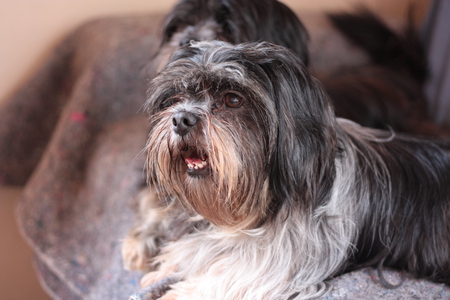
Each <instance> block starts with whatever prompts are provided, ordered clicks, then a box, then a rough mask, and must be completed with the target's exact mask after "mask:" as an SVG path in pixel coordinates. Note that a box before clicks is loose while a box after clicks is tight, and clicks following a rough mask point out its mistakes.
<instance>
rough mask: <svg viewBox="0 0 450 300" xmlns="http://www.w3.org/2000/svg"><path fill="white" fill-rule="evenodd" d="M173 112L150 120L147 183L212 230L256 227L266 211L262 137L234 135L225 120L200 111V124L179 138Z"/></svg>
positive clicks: (241, 132) (258, 132) (242, 132)
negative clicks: (188, 210) (183, 206)
mask: <svg viewBox="0 0 450 300" xmlns="http://www.w3.org/2000/svg"><path fill="white" fill-rule="evenodd" d="M174 110H175V108H174V109H168V110H165V111H162V112H160V113H158V114H157V115H155V119H154V122H153V124H154V127H153V130H152V131H151V134H150V138H149V143H148V145H149V146H148V160H147V165H148V174H149V176H150V178H149V179H150V181H157V186H158V187H159V188H160V192H161V193H162V194H165V195H171V196H175V197H177V198H178V199H179V200H181V202H182V203H183V204H184V205H185V206H186V207H187V208H188V209H190V210H192V211H195V212H196V213H198V214H200V215H202V216H203V217H205V218H206V219H207V220H209V221H210V222H211V223H213V224H215V225H217V226H221V227H223V228H227V229H245V228H250V227H255V226H256V225H257V224H258V223H260V222H261V221H262V220H263V219H264V218H265V213H266V211H267V207H268V205H270V202H269V200H268V199H270V197H268V182H267V178H266V176H265V174H266V172H265V170H264V164H265V162H266V157H267V155H266V153H265V150H264V149H267V145H264V143H265V142H264V141H266V140H267V136H261V134H263V132H264V131H261V130H259V129H258V130H256V131H252V130H238V131H235V129H236V127H235V126H234V127H230V126H229V124H227V123H228V122H230V120H226V121H225V120H223V119H220V118H217V117H214V116H212V115H211V114H210V113H209V112H207V111H201V109H199V110H198V114H199V115H201V117H200V120H199V124H197V125H196V127H195V129H194V130H193V131H192V132H190V133H188V134H187V135H185V136H180V135H177V134H176V133H175V132H174V131H173V128H172V127H173V124H172V116H173V113H174ZM231 122H232V121H231ZM244 126H245V125H244ZM266 134H267V133H266ZM266 134H264V135H266Z"/></svg>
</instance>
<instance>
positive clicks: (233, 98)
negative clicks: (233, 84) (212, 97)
mask: <svg viewBox="0 0 450 300" xmlns="http://www.w3.org/2000/svg"><path fill="white" fill-rule="evenodd" d="M223 102H224V103H225V105H226V106H228V107H231V108H238V107H239V106H241V105H242V98H241V97H240V96H238V95H236V94H234V93H228V94H225V96H224V97H223Z"/></svg>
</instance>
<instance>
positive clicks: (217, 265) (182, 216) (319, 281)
mask: <svg viewBox="0 0 450 300" xmlns="http://www.w3.org/2000/svg"><path fill="white" fill-rule="evenodd" d="M147 106H148V110H149V113H150V121H151V128H152V129H151V132H150V135H149V140H148V145H147V148H146V150H147V154H148V159H147V167H148V177H149V182H150V183H152V184H153V185H154V186H155V187H156V191H157V192H150V191H146V192H145V194H144V197H143V199H142V203H141V204H142V207H141V208H142V210H141V220H140V223H139V224H138V225H137V226H136V227H135V229H134V230H133V231H132V232H131V233H130V236H128V237H127V239H126V240H125V242H124V247H123V250H124V251H123V254H124V260H125V263H126V265H127V266H128V267H129V268H139V267H141V269H145V265H148V266H149V267H148V268H147V270H146V271H149V273H148V274H147V275H146V276H144V278H143V280H142V284H143V286H147V285H150V284H152V283H154V282H157V281H158V280H160V279H163V278H166V277H173V278H177V280H179V282H177V283H175V284H173V285H172V289H171V290H169V291H168V292H167V293H166V294H165V295H164V296H163V297H162V298H161V299H190V300H192V299H236V300H237V299H239V300H242V299H249V300H255V299H306V298H312V297H316V296H319V295H322V294H323V293H324V292H326V291H327V285H326V283H324V282H325V280H326V279H328V278H330V277H331V276H333V275H336V274H340V273H342V272H344V271H346V270H349V269H354V268H358V267H361V266H380V267H393V268H398V269H402V270H406V271H408V272H409V273H410V274H412V275H413V276H416V277H424V278H429V279H431V280H434V281H437V282H443V283H446V284H450V255H449V253H450V157H449V156H448V155H447V153H445V152H444V151H443V150H442V149H441V148H440V147H439V146H438V145H437V144H435V143H432V142H429V141H425V140H418V139H415V138H411V137H407V136H401V135H396V134H394V133H392V132H385V131H379V130H375V129H368V128H364V127H361V126H359V125H357V124H355V123H353V122H351V121H348V120H345V119H337V118H336V117H335V114H334V110H333V108H332V106H331V104H330V101H329V98H328V96H327V94H326V93H325V92H324V90H323V89H322V87H321V85H320V84H319V83H318V81H317V80H315V79H314V78H313V77H312V76H310V74H309V73H308V71H307V70H306V68H305V67H304V64H303V63H302V61H301V59H300V58H299V57H298V56H297V55H296V54H294V53H293V52H292V51H290V50H288V49H286V48H283V47H281V46H276V45H273V44H269V43H250V44H241V45H236V46H233V45H230V44H227V43H224V42H199V43H195V44H192V45H190V46H184V47H182V48H180V49H179V50H176V51H175V52H174V54H173V56H172V58H171V60H170V62H169V64H168V65H167V67H166V68H165V69H164V70H163V71H162V72H161V73H160V74H159V75H158V76H157V77H156V78H155V79H154V80H153V82H152V85H151V88H150V90H149V99H148V101H147ZM173 228H177V229H176V230H172V231H171V229H173ZM160 247H161V251H160V250H159V248H160ZM158 253H159V254H158ZM157 254H158V255H157ZM155 255H156V257H153V256H155ZM152 257H153V258H152ZM149 258H152V260H151V264H147V259H149Z"/></svg>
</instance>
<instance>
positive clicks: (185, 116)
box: [172, 111, 197, 136]
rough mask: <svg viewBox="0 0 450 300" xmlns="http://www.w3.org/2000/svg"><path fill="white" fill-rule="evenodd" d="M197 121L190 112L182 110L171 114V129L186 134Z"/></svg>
mask: <svg viewBox="0 0 450 300" xmlns="http://www.w3.org/2000/svg"><path fill="white" fill-rule="evenodd" d="M196 123H197V117H196V116H195V115H194V114H193V113H190V112H187V111H182V112H178V113H176V114H174V115H173V118H172V124H173V131H175V133H177V134H179V135H181V136H183V135H186V134H187V133H188V132H189V131H191V129H192V128H193V127H194V125H195V124H196Z"/></svg>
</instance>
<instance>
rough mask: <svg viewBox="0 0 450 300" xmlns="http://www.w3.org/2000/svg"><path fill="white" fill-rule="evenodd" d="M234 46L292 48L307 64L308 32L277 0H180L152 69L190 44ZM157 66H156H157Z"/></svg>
mask: <svg viewBox="0 0 450 300" xmlns="http://www.w3.org/2000/svg"><path fill="white" fill-rule="evenodd" d="M213 40H220V41H225V42H228V43H231V44H239V43H244V42H257V41H267V42H271V43H274V44H277V45H281V46H284V47H287V48H290V49H292V50H293V51H294V52H296V53H297V54H298V55H299V56H300V57H301V59H302V60H303V63H305V64H308V62H309V52H308V33H307V31H306V29H305V27H304V26H303V24H302V22H301V21H300V19H299V18H298V17H297V15H296V14H295V13H294V12H293V11H292V10H291V9H290V8H289V7H287V6H286V5H284V4H283V3H281V2H278V1H277V0H246V1H241V0H180V1H179V2H178V3H177V4H176V5H175V7H174V8H173V9H172V11H171V12H170V13H169V14H168V15H167V16H166V18H165V20H164V22H163V26H162V33H161V42H160V46H159V49H158V51H157V54H156V55H155V58H154V59H153V60H152V62H153V63H152V66H151V68H150V69H151V70H153V71H155V70H156V71H158V70H161V68H163V67H164V65H165V64H166V63H167V60H168V58H169V56H170V54H171V53H172V52H173V51H174V50H175V49H177V48H178V47H180V46H182V45H185V44H188V43H189V42H191V41H213ZM155 64H156V66H155Z"/></svg>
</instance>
